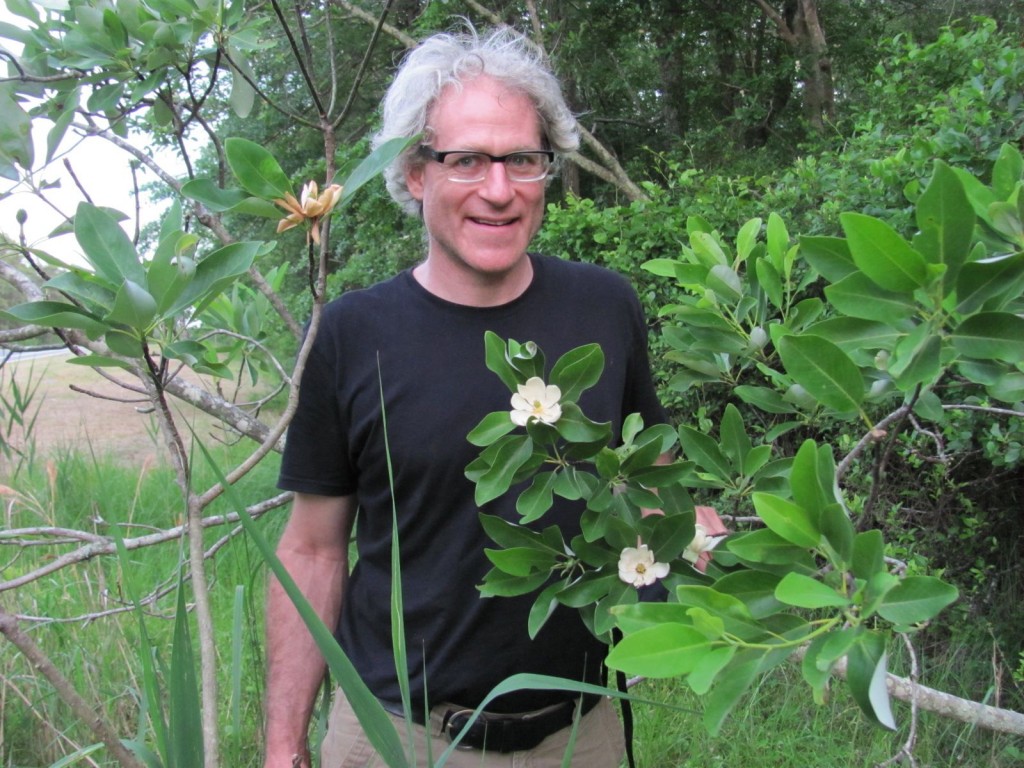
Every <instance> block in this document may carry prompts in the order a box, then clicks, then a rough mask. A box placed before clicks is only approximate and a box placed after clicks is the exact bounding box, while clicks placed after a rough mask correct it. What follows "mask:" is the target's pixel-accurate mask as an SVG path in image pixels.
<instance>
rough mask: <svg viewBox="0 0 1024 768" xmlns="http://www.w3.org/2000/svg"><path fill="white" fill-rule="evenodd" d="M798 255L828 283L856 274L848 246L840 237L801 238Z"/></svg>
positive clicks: (855, 266) (855, 267)
mask: <svg viewBox="0 0 1024 768" xmlns="http://www.w3.org/2000/svg"><path fill="white" fill-rule="evenodd" d="M800 255H801V256H803V257H804V259H805V260H806V261H807V262H808V263H809V264H810V265H811V266H812V267H814V269H815V270H817V271H818V273H819V274H821V276H822V277H824V278H825V279H826V280H828V281H829V282H830V283H838V282H839V281H840V280H842V279H843V278H845V277H846V276H847V275H851V274H854V273H856V272H857V265H856V264H854V263H853V256H852V255H851V254H850V246H849V245H848V244H847V242H846V240H844V239H842V238H841V237H822V236H816V237H801V238H800Z"/></svg>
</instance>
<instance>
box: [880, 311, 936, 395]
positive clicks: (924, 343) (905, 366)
mask: <svg viewBox="0 0 1024 768" xmlns="http://www.w3.org/2000/svg"><path fill="white" fill-rule="evenodd" d="M941 352H942V339H941V338H940V337H939V335H938V334H937V333H932V331H931V329H930V328H929V327H928V325H927V324H925V323H922V324H921V325H919V326H917V327H915V328H914V330H912V331H911V332H910V333H908V334H907V335H906V336H905V337H904V338H903V339H902V340H901V341H900V343H899V344H897V345H896V347H895V349H893V354H892V358H891V359H890V361H889V373H890V374H891V375H892V376H893V377H894V379H895V381H896V384H897V386H898V387H899V388H900V389H901V390H902V391H904V392H909V391H910V390H912V389H913V388H915V387H916V386H918V385H919V384H930V383H931V382H932V381H934V380H935V379H936V377H937V376H938V375H939V372H940V371H941V360H940V355H941Z"/></svg>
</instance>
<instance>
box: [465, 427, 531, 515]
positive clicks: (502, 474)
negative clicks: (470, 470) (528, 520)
mask: <svg viewBox="0 0 1024 768" xmlns="http://www.w3.org/2000/svg"><path fill="white" fill-rule="evenodd" d="M492 447H493V448H497V450H496V452H495V455H494V459H493V461H492V462H491V465H490V466H489V467H488V469H487V470H486V471H485V472H484V474H483V476H482V477H480V479H479V480H477V484H476V491H475V493H474V499H475V500H476V505H477V506H478V507H482V506H483V505H484V504H487V503H488V502H490V501H494V500H495V499H496V498H498V497H499V496H501V495H503V494H504V493H506V492H508V489H509V486H510V485H512V479H513V478H514V477H515V474H516V472H518V471H519V468H520V467H522V466H523V465H524V464H525V463H526V462H527V461H528V460H529V459H530V457H531V456H532V455H533V441H532V440H531V439H530V438H529V437H527V436H526V435H509V436H508V437H507V438H505V439H504V442H498V443H495V444H494V446H492Z"/></svg>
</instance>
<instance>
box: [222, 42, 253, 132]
mask: <svg viewBox="0 0 1024 768" xmlns="http://www.w3.org/2000/svg"><path fill="white" fill-rule="evenodd" d="M228 50H229V51H230V52H231V62H232V64H233V65H234V66H232V67H231V110H232V111H233V112H234V113H235V114H236V115H238V116H239V117H241V118H243V119H244V118H247V117H248V116H249V114H250V113H251V112H252V108H253V104H255V102H256V90H255V89H254V88H253V87H252V86H251V85H249V82H248V81H247V80H246V79H245V76H244V75H248V76H249V78H251V79H252V80H253V81H255V80H256V78H255V76H254V74H253V71H252V68H251V67H250V66H249V62H248V61H246V59H245V56H243V55H242V53H240V52H239V51H238V50H236V49H235V48H234V47H233V46H229V47H228ZM243 73H244V75H243Z"/></svg>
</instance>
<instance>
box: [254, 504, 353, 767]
mask: <svg viewBox="0 0 1024 768" xmlns="http://www.w3.org/2000/svg"><path fill="white" fill-rule="evenodd" d="M355 512H356V502H355V497H354V496H314V495H310V494H302V493H297V494H295V500H294V502H293V504H292V514H291V518H290V519H289V520H288V524H287V526H285V529H284V533H283V534H282V535H281V540H280V542H279V543H278V545H277V556H278V557H279V558H280V559H281V562H282V563H283V564H284V566H285V568H287V569H288V573H289V574H290V575H291V577H292V578H293V579H294V580H295V583H296V584H297V585H298V587H299V589H300V590H302V593H303V595H305V597H306V599H307V600H308V601H309V602H310V604H311V605H312V606H313V608H314V610H316V612H317V614H318V615H319V616H320V618H321V619H323V622H324V624H326V625H327V626H328V627H329V628H330V629H332V630H333V629H334V628H335V627H336V626H337V624H338V617H339V616H340V615H341V597H342V593H343V590H344V586H345V581H346V579H347V578H348V545H349V539H350V537H351V533H352V523H353V521H354V519H355ZM324 669H325V664H324V661H323V656H322V655H321V654H320V650H319V649H318V648H317V646H316V643H315V642H314V641H313V638H312V636H311V635H310V634H309V631H308V630H307V629H306V625H305V623H304V622H303V621H302V618H301V617H300V616H299V614H298V612H297V611H296V610H295V606H294V605H292V602H291V600H290V599H289V598H288V595H287V594H286V593H285V591H284V589H282V587H281V585H280V583H279V582H278V581H277V579H276V578H273V577H271V579H270V583H269V585H268V595H267V701H266V717H267V745H266V758H265V762H264V766H265V768H292V766H293V765H302V766H308V765H309V754H308V746H307V741H306V732H307V729H308V727H309V718H310V714H311V712H312V709H313V702H314V701H315V699H316V692H317V689H318V688H319V686H320V683H321V682H322V680H323V676H324ZM296 756H299V758H300V759H301V762H299V763H296V762H295V761H294V758H295V757H296Z"/></svg>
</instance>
